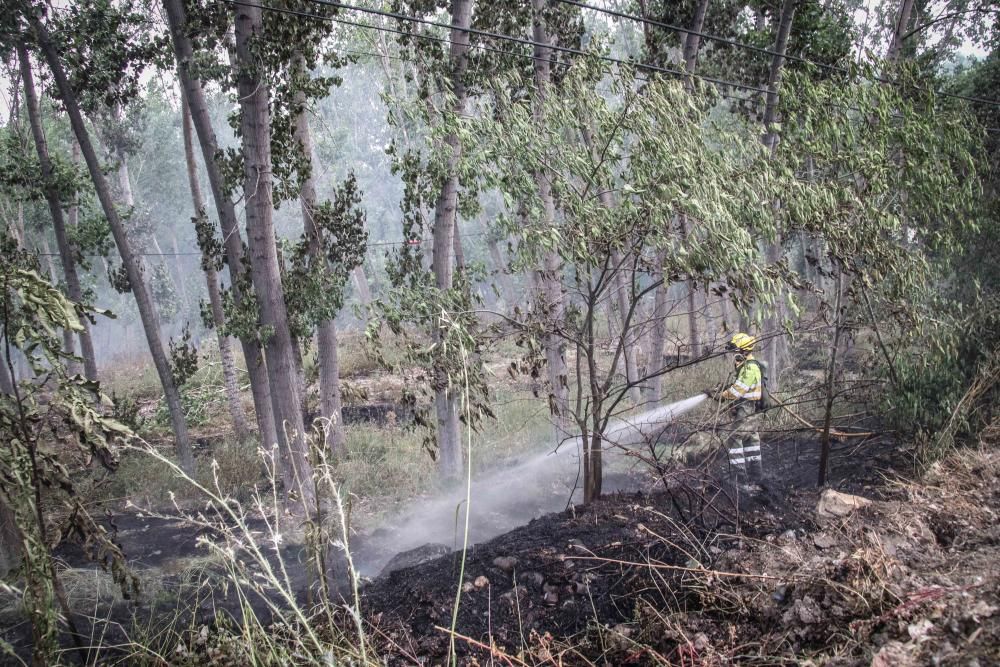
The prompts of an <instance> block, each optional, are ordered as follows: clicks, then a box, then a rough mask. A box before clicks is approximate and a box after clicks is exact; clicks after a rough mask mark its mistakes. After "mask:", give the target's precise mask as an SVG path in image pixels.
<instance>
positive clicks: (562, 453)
mask: <svg viewBox="0 0 1000 667" xmlns="http://www.w3.org/2000/svg"><path fill="white" fill-rule="evenodd" d="M706 398H707V397H706V396H705V395H704V394H698V395H696V396H691V397H690V398H686V399H684V400H681V401H675V402H674V403H670V404H669V405H664V406H661V407H658V408H654V409H652V410H648V411H646V412H643V413H640V414H637V415H630V416H628V417H622V418H618V419H614V420H612V421H611V422H610V423H609V424H608V427H607V428H606V429H605V431H604V433H603V440H604V442H605V443H606V445H605V446H607V447H628V446H635V445H639V444H642V443H644V442H647V441H648V438H649V436H650V435H651V434H652V433H654V432H655V431H656V430H657V429H661V428H663V427H664V426H666V425H667V424H669V423H670V422H672V421H673V420H675V419H677V417H679V416H680V415H682V414H683V413H685V412H687V411H689V410H691V409H692V408H694V407H695V406H697V405H699V404H700V403H701V402H702V401H704V400H705V399H706ZM580 442H581V439H580V437H579V436H577V437H576V438H572V439H570V440H569V441H567V442H564V443H563V444H562V445H560V446H559V447H557V448H556V449H555V450H554V451H553V450H552V449H546V450H545V451H542V452H538V453H536V454H534V455H531V456H529V457H528V458H527V459H526V460H524V461H521V462H520V463H516V464H515V465H513V466H511V467H507V468H504V469H501V470H497V471H493V472H489V473H486V474H484V475H480V476H479V477H477V478H474V479H473V480H472V482H471V483H472V490H471V500H472V502H471V506H468V505H465V504H464V502H463V501H464V500H465V498H466V492H467V491H466V489H464V488H463V489H458V490H455V491H453V492H449V493H445V494H443V495H440V496H437V497H434V498H429V499H427V500H425V501H423V502H420V503H419V504H418V505H417V506H415V507H413V508H412V509H410V510H409V511H407V512H405V513H404V514H403V515H401V516H399V517H396V518H395V519H394V520H392V521H391V522H390V523H389V524H388V525H386V526H385V529H386V530H387V533H386V537H385V538H383V539H380V540H378V541H376V542H372V541H369V542H368V543H367V545H366V547H367V548H366V551H370V552H372V553H371V556H370V557H369V558H364V557H362V558H361V559H360V560H361V561H362V563H361V565H360V566H359V569H361V570H362V572H363V573H364V574H366V575H369V576H371V575H375V574H378V572H379V570H381V568H382V567H383V566H384V565H385V563H386V562H387V561H388V560H389V558H391V557H392V556H393V555H395V554H397V553H402V552H405V551H409V550H411V549H415V548H417V547H420V546H423V545H426V544H428V543H437V544H443V545H452V544H454V539H455V526H456V520H459V521H461V520H462V519H468V520H469V525H470V542H471V543H477V542H482V541H485V540H488V539H491V538H493V537H496V536H497V535H500V534H502V533H504V532H506V531H509V530H511V529H513V528H516V527H517V526H519V525H522V524H524V523H527V522H528V521H530V520H531V519H533V518H536V517H538V516H541V515H543V514H547V513H550V512H555V511H559V510H560V509H563V508H564V507H565V505H566V498H567V497H568V494H569V493H571V492H572V491H573V489H574V486H575V485H574V480H575V479H576V476H577V471H578V465H579V462H578V460H577V456H576V455H577V454H578V453H579V446H580ZM462 511H465V512H467V515H462V514H460V513H461V512H462Z"/></svg>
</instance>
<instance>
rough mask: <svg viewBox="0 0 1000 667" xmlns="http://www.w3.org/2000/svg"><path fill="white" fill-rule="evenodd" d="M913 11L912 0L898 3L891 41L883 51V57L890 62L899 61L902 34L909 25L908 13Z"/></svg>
mask: <svg viewBox="0 0 1000 667" xmlns="http://www.w3.org/2000/svg"><path fill="white" fill-rule="evenodd" d="M912 13H913V0H902V2H901V3H900V5H899V14H898V15H897V16H896V26H895V28H894V29H893V31H892V41H890V42H889V48H888V49H887V50H886V52H885V59H886V60H887V61H888V62H890V63H895V62H898V61H899V57H900V54H901V52H902V50H903V36H904V35H906V33H907V31H908V30H909V26H910V15H911V14H912Z"/></svg>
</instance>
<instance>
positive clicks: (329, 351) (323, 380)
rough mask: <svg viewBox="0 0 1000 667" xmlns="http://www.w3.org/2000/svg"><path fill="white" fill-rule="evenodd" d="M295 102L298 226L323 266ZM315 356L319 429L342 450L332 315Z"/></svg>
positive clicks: (299, 61)
mask: <svg viewBox="0 0 1000 667" xmlns="http://www.w3.org/2000/svg"><path fill="white" fill-rule="evenodd" d="M295 67H296V68H297V69H298V74H299V75H300V76H303V77H305V76H307V72H306V63H305V58H303V57H302V56H301V55H297V56H296V62H295ZM295 104H296V106H297V107H298V108H299V109H300V111H299V113H298V115H297V116H296V118H295V138H296V139H297V140H298V142H299V146H300V150H301V151H302V156H303V159H305V160H307V161H308V162H309V165H310V169H309V176H308V177H307V178H305V179H304V180H303V181H302V189H301V191H300V192H299V201H300V204H301V208H302V226H303V230H304V233H305V236H306V239H307V242H308V249H309V250H308V251H309V258H310V261H311V262H313V263H314V264H315V265H317V266H318V265H325V264H326V257H325V255H324V253H323V238H322V234H323V231H322V230H321V229H319V228H318V227H317V226H316V225H315V224H314V220H313V215H314V211H315V210H316V184H315V181H314V180H313V173H314V171H315V165H314V164H313V145H312V131H311V130H310V128H309V117H308V116H307V114H306V96H305V92H303V91H301V90H300V91H298V92H296V93H295ZM316 340H317V356H318V360H319V405H320V412H321V415H322V417H323V419H324V420H326V421H324V423H323V430H324V432H325V433H326V434H327V439H328V442H329V444H330V447H331V449H332V451H333V453H334V454H340V453H342V452H343V451H344V448H345V446H346V443H347V437H346V435H345V434H344V423H343V417H342V415H341V399H340V365H339V363H338V359H337V325H336V323H335V322H334V318H332V317H331V318H330V319H328V320H325V321H323V322H320V323H319V326H318V327H317V331H316Z"/></svg>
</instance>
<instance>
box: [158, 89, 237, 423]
mask: <svg viewBox="0 0 1000 667" xmlns="http://www.w3.org/2000/svg"><path fill="white" fill-rule="evenodd" d="M181 116H182V119H181V120H182V126H183V134H184V159H185V162H186V163H187V175H188V184H189V186H190V188H191V203H192V204H193V205H194V220H195V221H201V220H207V218H208V213H207V208H206V206H205V197H204V195H203V194H202V191H201V183H199V181H198V163H197V161H196V160H195V154H194V129H193V128H192V125H191V110H190V108H189V105H188V102H187V95H186V94H185V93H184V89H183V88H182V89H181ZM174 238H175V239H176V238H177V237H176V235H175V236H174ZM215 262H216V259H215V257H212V256H210V255H208V254H206V253H205V250H204V249H202V255H201V264H202V268H203V269H204V273H205V287H206V288H207V289H208V302H209V305H210V306H211V310H212V323H213V324H214V325H215V335H216V339H217V340H218V342H219V363H221V364H222V378H223V383H224V384H225V387H226V401H227V404H228V406H229V416H230V417H232V420H233V427H234V428H235V429H236V435H237V436H238V437H239V438H241V439H245V438H246V437H247V436H249V434H250V429H249V428H248V427H247V417H246V413H245V412H244V411H243V404H242V403H241V402H240V388H239V378H238V377H237V375H236V360H235V358H234V357H233V345H232V339H231V338H230V337H229V336H227V335H226V334H225V326H226V316H225V313H224V312H223V309H222V290H221V288H220V287H219V275H218V272H217V271H216V270H215Z"/></svg>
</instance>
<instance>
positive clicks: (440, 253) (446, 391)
mask: <svg viewBox="0 0 1000 667" xmlns="http://www.w3.org/2000/svg"><path fill="white" fill-rule="evenodd" d="M471 23H472V0H452V3H451V24H452V29H451V52H450V54H449V59H450V64H451V71H452V77H451V86H452V94H453V95H454V96H455V103H454V106H453V108H452V113H454V114H455V115H456V116H462V115H463V114H464V113H465V98H466V92H465V69H466V64H467V62H468V58H467V54H468V51H469V33H468V32H467V31H468V28H469V26H470V25H471ZM444 142H445V144H447V146H448V147H449V149H450V151H451V154H450V155H449V156H448V168H447V169H448V171H447V175H446V177H445V180H444V183H443V185H442V187H441V192H440V194H439V195H438V198H437V201H436V202H435V203H434V249H433V254H432V258H431V264H432V268H433V271H434V285H435V287H437V289H438V290H440V291H441V292H446V291H448V290H450V289H452V287H453V286H454V266H453V265H452V253H454V251H455V249H456V247H457V246H456V240H455V232H456V231H457V228H458V186H459V183H458V162H459V160H460V159H461V157H462V144H461V141H460V140H459V137H458V134H457V132H452V133H450V134H449V135H448V136H446V137H445V139H444ZM457 243H459V244H460V243H461V242H460V241H458V242H457ZM446 326H447V323H445V322H444V321H439V322H437V324H436V326H435V329H434V338H435V340H436V341H438V342H441V339H442V337H443V333H442V331H443V329H444V327H446ZM458 408H459V404H458V391H457V388H456V387H454V386H452V384H451V382H450V380H449V378H448V373H447V371H446V370H445V369H441V368H436V369H434V410H435V413H436V416H437V442H438V465H439V469H440V473H441V476H442V477H444V478H446V479H447V478H454V477H457V476H459V475H460V474H461V473H462V468H463V465H462V438H461V429H460V428H459V422H458Z"/></svg>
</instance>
